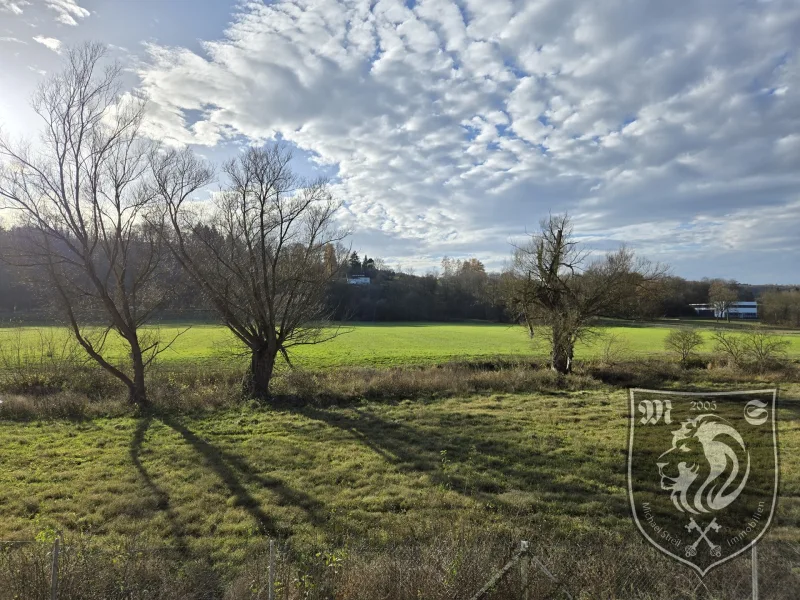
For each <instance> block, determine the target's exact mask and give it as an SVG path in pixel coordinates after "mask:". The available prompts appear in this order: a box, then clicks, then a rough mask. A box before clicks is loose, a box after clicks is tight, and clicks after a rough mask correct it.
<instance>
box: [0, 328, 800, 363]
mask: <svg viewBox="0 0 800 600" xmlns="http://www.w3.org/2000/svg"><path fill="white" fill-rule="evenodd" d="M623 323H624V322H623ZM690 324H691V325H692V326H697V324H696V323H693V322H690ZM667 325H671V324H669V323H667ZM679 325H680V326H684V325H685V324H684V323H683V322H681V323H680V324H679ZM711 325H712V323H708V324H704V335H705V336H706V337H707V338H708V336H709V335H710V334H709V333H708V331H709V328H710V326H711ZM599 330H600V331H602V332H607V333H613V334H615V335H616V336H617V337H618V338H619V339H620V341H621V344H622V345H623V346H624V349H625V351H626V353H627V354H629V355H630V356H631V357H642V356H651V355H663V354H664V345H663V344H664V338H665V337H666V336H667V334H668V332H669V326H665V324H658V325H648V324H644V325H635V326H632V325H630V324H621V325H612V326H605V327H602V328H600V329H599ZM159 332H160V335H161V337H162V339H165V340H170V339H172V338H173V337H175V336H176V335H178V334H180V337H178V338H177V340H176V341H175V343H174V344H173V346H172V347H171V348H170V349H169V350H167V351H166V352H165V353H164V354H162V356H161V360H162V361H163V362H165V363H170V364H174V365H178V364H180V363H188V362H192V363H195V362H202V361H213V360H221V359H228V358H230V357H231V356H232V355H233V354H234V353H235V352H236V351H237V350H238V349H237V347H236V345H235V344H234V341H233V339H232V336H231V335H230V333H229V332H228V330H227V329H225V328H224V327H220V326H217V325H175V324H170V325H165V326H163V327H160V328H159ZM341 332H342V335H340V336H339V337H338V338H336V339H334V340H332V341H330V342H326V343H324V344H321V345H318V346H304V347H299V348H297V349H295V351H294V352H293V357H294V359H295V360H296V361H297V362H298V363H299V364H301V365H303V366H305V367H307V368H329V367H335V366H374V367H381V366H392V365H408V364H430V363H438V362H446V361H450V360H475V359H488V358H493V357H514V356H538V357H544V356H545V355H546V349H545V348H544V347H543V346H542V345H537V344H534V343H532V342H531V341H530V340H529V339H528V336H527V334H526V332H525V331H524V330H523V328H522V327H518V326H509V325H495V324H438V323H387V324H355V325H348V326H344V327H342V329H341ZM784 333H785V334H786V336H787V339H789V340H790V349H789V352H790V355H791V356H793V357H795V358H798V357H800V332H797V331H794V332H784ZM65 337H66V334H65V333H64V332H63V330H61V329H57V328H52V327H18V328H3V329H0V355H2V354H3V353H4V352H5V353H9V352H11V353H13V352H16V348H17V347H23V348H27V349H29V350H31V349H34V352H35V349H38V348H39V347H40V346H41V344H42V340H43V339H44V340H45V343H46V344H51V345H54V346H56V347H58V348H60V347H61V346H62V345H63V343H59V342H63V339H64V338H65ZM109 344H111V346H112V347H113V346H114V344H115V343H114V342H113V341H111V342H109ZM602 345H603V343H602V341H601V340H593V341H592V342H591V343H582V344H580V345H579V347H578V348H577V350H576V357H577V358H578V359H580V358H582V357H583V358H587V357H592V356H596V355H598V354H599V353H600V352H601V348H602ZM117 348H119V350H115V351H118V352H121V346H119V345H118V343H117ZM711 349H712V346H711V343H707V344H706V346H705V347H704V348H703V350H706V351H710V350H711Z"/></svg>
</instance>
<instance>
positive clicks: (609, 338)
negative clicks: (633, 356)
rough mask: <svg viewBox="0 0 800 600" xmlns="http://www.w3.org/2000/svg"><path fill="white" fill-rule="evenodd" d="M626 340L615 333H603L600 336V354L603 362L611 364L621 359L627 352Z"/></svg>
mask: <svg viewBox="0 0 800 600" xmlns="http://www.w3.org/2000/svg"><path fill="white" fill-rule="evenodd" d="M628 350H629V348H628V342H627V340H625V338H624V337H622V336H620V335H617V334H616V333H611V332H609V333H604V334H602V336H601V337H600V356H601V360H602V361H603V364H606V365H613V364H616V363H618V362H620V361H622V360H623V359H624V358H625V357H626V356H627V354H628Z"/></svg>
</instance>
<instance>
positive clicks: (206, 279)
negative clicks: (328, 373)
mask: <svg viewBox="0 0 800 600" xmlns="http://www.w3.org/2000/svg"><path fill="white" fill-rule="evenodd" d="M291 158H292V155H291V152H289V151H288V150H286V149H284V148H282V147H281V146H279V145H275V146H271V147H265V148H250V149H249V150H247V151H246V152H245V153H243V154H242V155H241V156H240V157H238V158H237V159H235V160H232V161H230V162H228V163H227V164H226V165H225V166H224V169H223V170H224V174H225V175H226V177H227V179H228V182H229V183H228V185H227V187H226V188H225V189H224V191H222V192H220V193H218V194H215V195H214V197H213V200H212V201H211V205H212V206H211V207H210V208H209V210H206V211H199V210H194V209H195V208H196V204H193V203H191V202H188V201H187V200H189V198H190V194H191V191H192V189H196V188H197V187H198V186H199V185H202V184H204V183H205V182H207V181H208V180H209V178H210V171H209V169H208V167H207V166H206V165H204V164H203V163H202V161H200V160H198V159H197V158H196V157H195V156H194V155H192V154H191V153H190V152H188V151H183V152H178V151H173V152H169V153H166V154H160V155H156V156H154V160H153V172H154V179H155V181H156V183H157V191H158V194H159V197H160V199H161V201H162V203H163V206H164V209H165V213H166V215H167V220H168V222H169V224H170V225H171V231H170V235H169V236H167V238H166V239H167V240H168V245H169V247H170V249H171V250H172V252H173V253H174V255H175V257H176V259H177V260H178V261H179V262H180V264H181V265H182V266H183V268H184V269H185V270H186V272H187V273H188V274H189V275H190V276H191V277H192V279H193V280H194V281H195V282H196V283H197V285H198V286H199V287H200V288H202V289H203V291H204V292H205V294H206V295H207V297H208V300H209V301H210V303H211V304H212V305H213V306H214V307H215V308H216V310H217V312H218V313H219V315H220V317H221V318H222V321H223V322H224V323H225V325H226V326H227V327H228V328H229V329H230V330H231V331H232V332H233V334H234V335H235V336H236V338H238V340H239V341H241V343H242V344H244V346H245V347H246V348H247V349H248V351H249V353H250V367H249V369H248V372H247V375H246V376H245V382H244V388H245V391H246V393H248V394H250V395H252V396H254V397H257V398H266V397H268V396H269V394H270V382H271V380H272V375H273V371H274V368H275V361H276V358H277V357H278V355H282V356H283V357H284V358H285V359H286V360H287V362H289V360H290V359H289V352H290V350H291V349H292V348H294V347H295V346H299V345H303V344H317V343H320V342H322V341H325V340H328V339H330V338H331V337H333V336H335V335H336V332H337V330H333V331H332V330H329V329H327V327H326V326H327V325H328V321H329V318H330V312H329V309H328V308H327V306H326V302H325V298H326V293H327V290H328V283H329V282H331V281H332V280H334V279H336V278H338V277H341V275H342V274H343V272H344V271H343V269H344V268H345V265H346V254H345V253H344V252H343V247H342V246H341V244H339V243H338V242H339V241H340V240H342V239H343V238H344V237H345V235H346V234H345V232H343V231H340V230H338V229H337V228H336V227H335V223H334V213H335V212H336V210H337V209H338V208H339V206H340V205H339V203H338V202H336V201H334V200H333V198H332V195H331V192H330V189H329V186H328V184H327V183H326V182H325V181H323V180H318V181H307V180H304V179H303V178H301V177H299V176H298V175H297V174H296V173H294V172H293V170H292V168H291V164H290V163H291ZM332 252H335V253H336V254H337V256H336V257H335V258H333V259H332V255H331V253H332ZM289 364H291V363H290V362H289Z"/></svg>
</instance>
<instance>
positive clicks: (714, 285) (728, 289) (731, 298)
mask: <svg viewBox="0 0 800 600" xmlns="http://www.w3.org/2000/svg"><path fill="white" fill-rule="evenodd" d="M738 300H739V294H738V293H737V292H736V290H735V289H734V287H733V285H730V284H728V283H725V282H724V281H722V280H721V279H715V280H714V281H712V282H711V286H710V287H709V288H708V302H709V303H710V304H711V306H712V307H713V309H714V317H715V318H717V319H719V318H720V317H722V316H724V317H725V318H726V320H727V321H728V322H730V320H731V308H733V306H734V305H735V304H736V302H737V301H738Z"/></svg>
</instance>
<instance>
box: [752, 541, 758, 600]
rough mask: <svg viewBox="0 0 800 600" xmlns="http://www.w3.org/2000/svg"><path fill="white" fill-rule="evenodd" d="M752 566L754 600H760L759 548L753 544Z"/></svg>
mask: <svg viewBox="0 0 800 600" xmlns="http://www.w3.org/2000/svg"><path fill="white" fill-rule="evenodd" d="M750 564H751V566H752V568H753V600H758V546H757V545H756V544H753V549H752V552H751V558H750Z"/></svg>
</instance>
